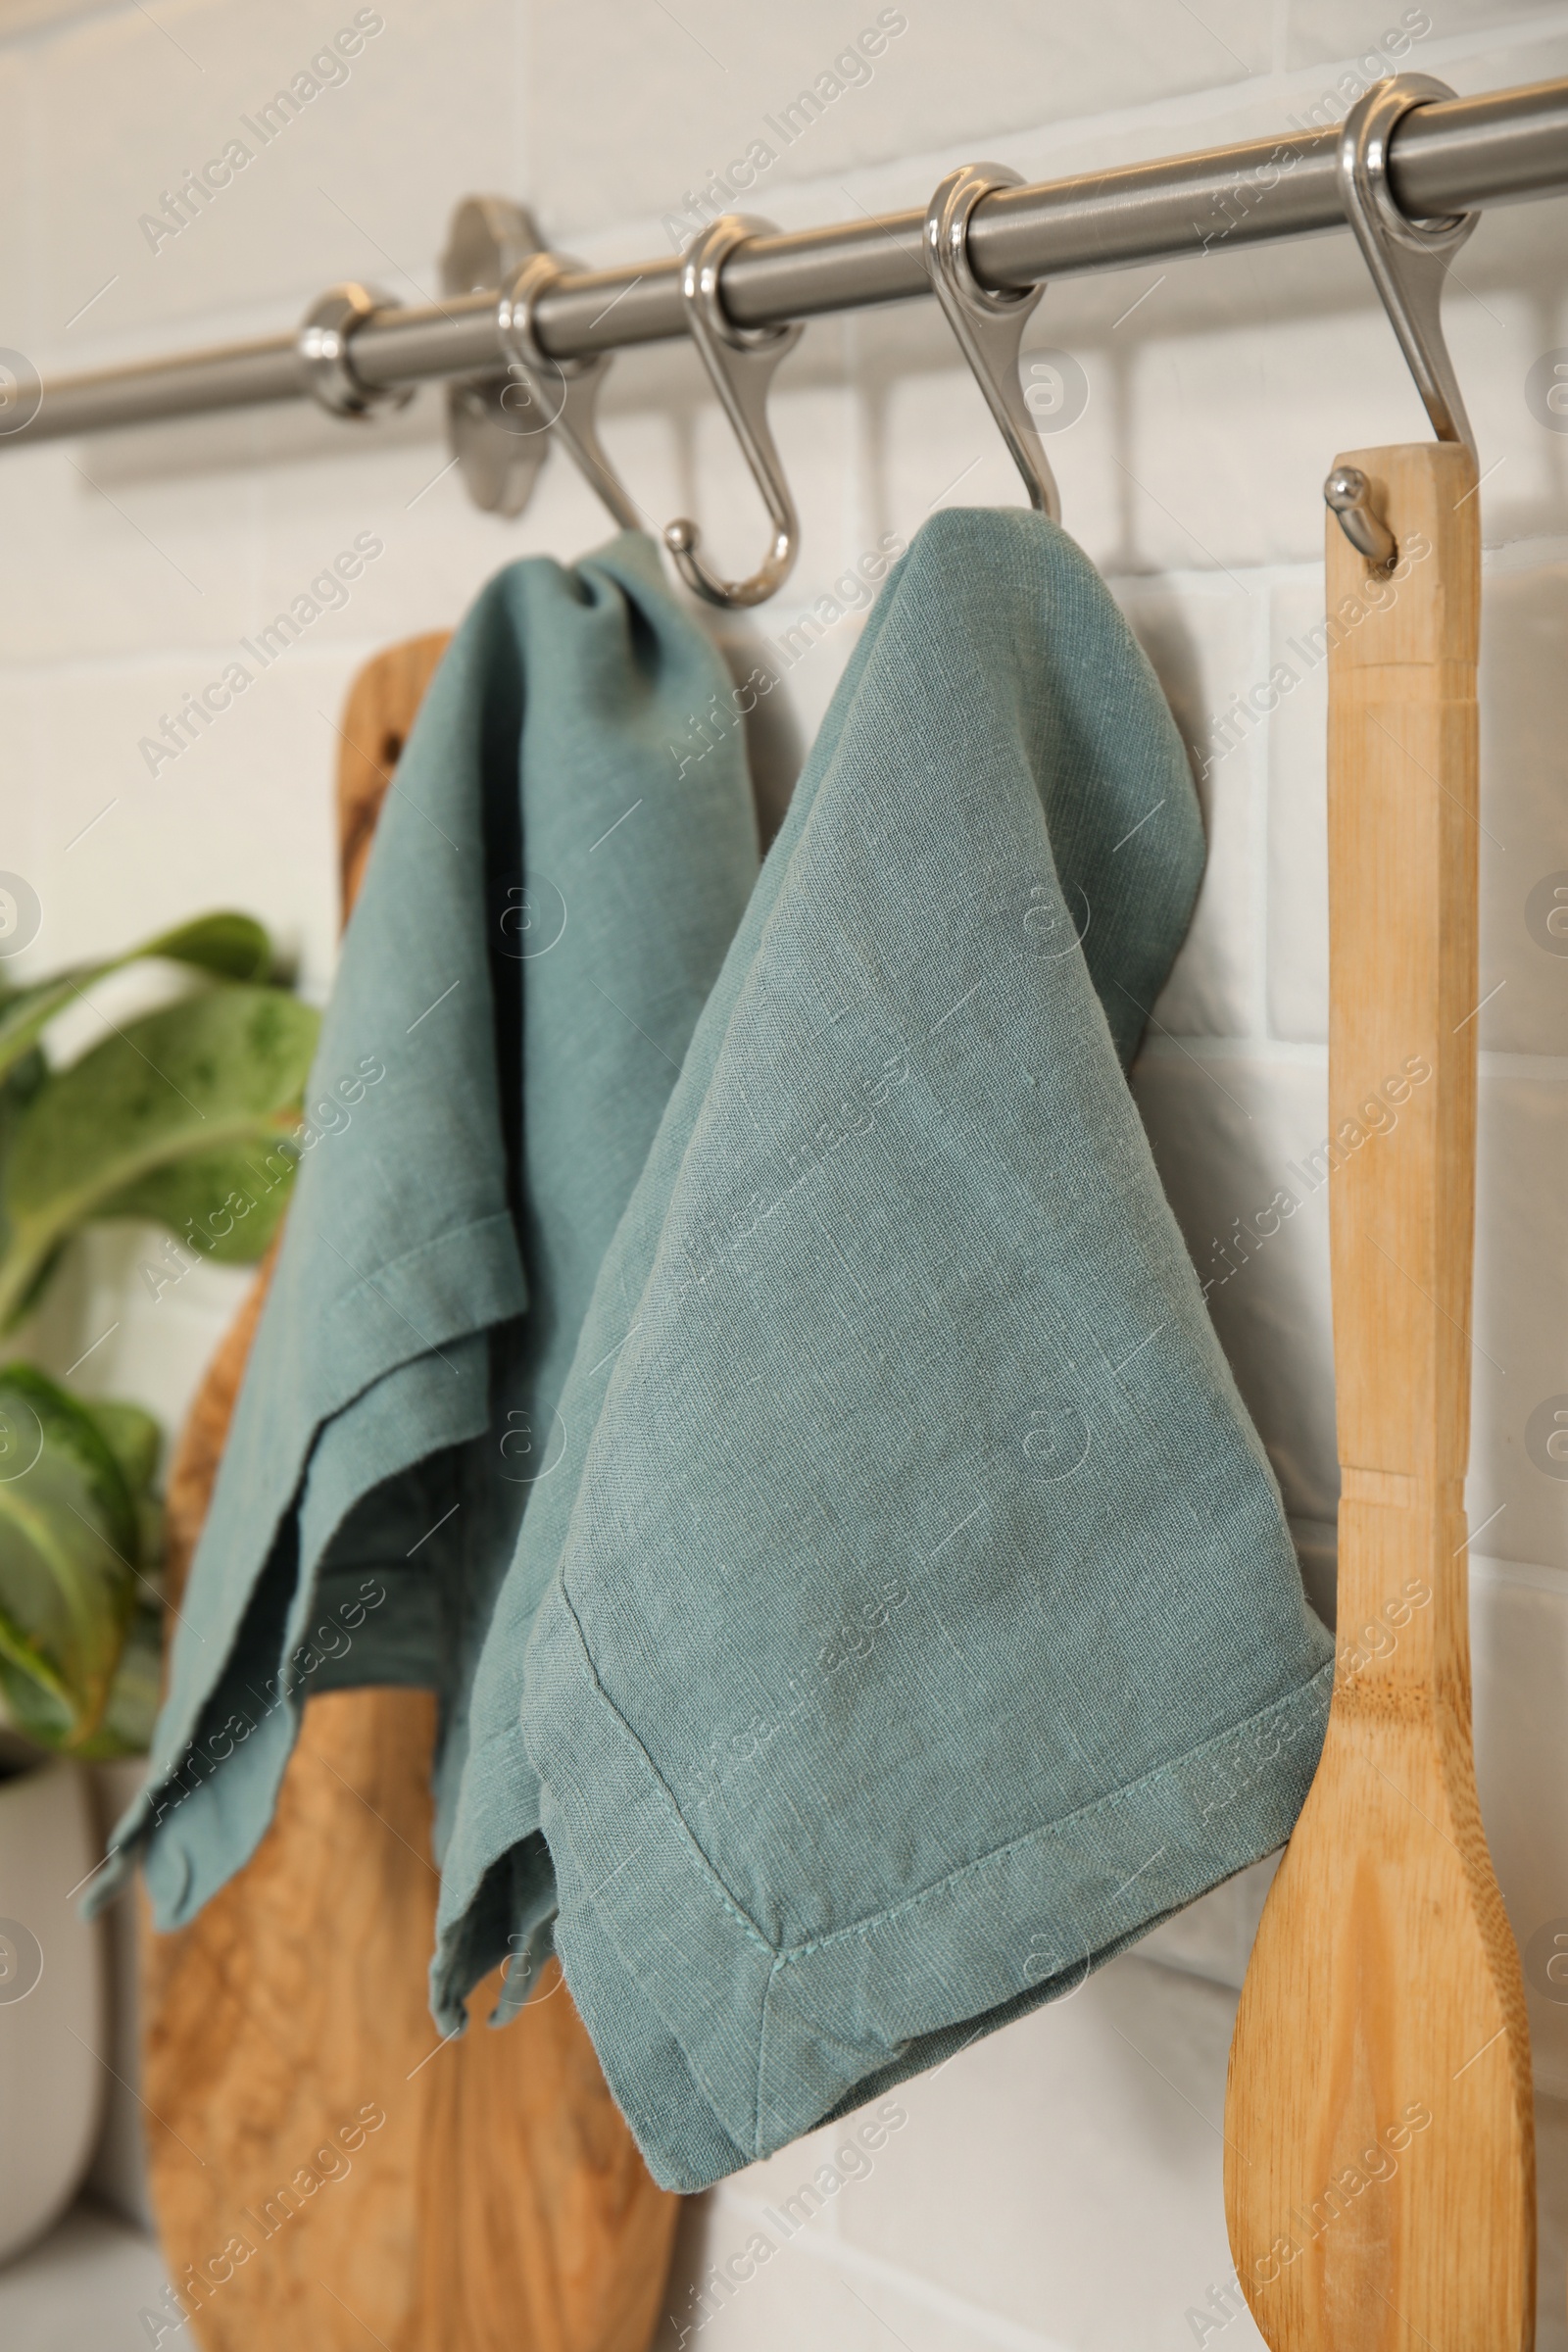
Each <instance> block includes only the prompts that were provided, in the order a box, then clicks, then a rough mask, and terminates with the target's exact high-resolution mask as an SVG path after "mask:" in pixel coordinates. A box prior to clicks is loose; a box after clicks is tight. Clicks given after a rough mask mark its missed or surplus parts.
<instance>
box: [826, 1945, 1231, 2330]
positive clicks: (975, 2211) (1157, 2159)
mask: <svg viewBox="0 0 1568 2352" xmlns="http://www.w3.org/2000/svg"><path fill="white" fill-rule="evenodd" d="M1234 2016H1235V1996H1234V1994H1232V1993H1230V1992H1229V1991H1227V1990H1225V1989H1224V1988H1222V1987H1220V1986H1218V1985H1207V1984H1204V1983H1202V1982H1201V1981H1200V1980H1199V1979H1197V1978H1193V1977H1183V1976H1179V1975H1177V1974H1175V1973H1174V1972H1172V1971H1170V1970H1167V1969H1163V1968H1155V1967H1152V1966H1149V1965H1147V1964H1146V1963H1144V1962H1142V1961H1140V1960H1138V1959H1136V1958H1131V1957H1129V1958H1125V1959H1122V1960H1119V1961H1114V1962H1112V1963H1111V1965H1110V1966H1109V1967H1108V1968H1106V1969H1104V1970H1103V1971H1102V1972H1101V1973H1100V1974H1099V1975H1098V1976H1094V1977H1091V1978H1090V1979H1089V1980H1088V1982H1087V1983H1086V1984H1085V1985H1084V1986H1083V1987H1082V1989H1081V1990H1080V1991H1078V1992H1076V1993H1074V1994H1073V1995H1072V1996H1071V1997H1070V1998H1068V1999H1066V2000H1063V2001H1058V2002H1054V2003H1052V2004H1050V2005H1049V2006H1047V2007H1046V2008H1043V2009H1039V2010H1036V2011H1035V2012H1034V2013H1033V2015H1031V2016H1029V2017H1026V2018H1023V2019H1020V2020H1019V2022H1018V2023H1017V2024H1016V2025H1012V2026H1009V2027H1007V2028H1005V2030H1004V2031H1003V2032H1002V2033H1000V2034H992V2035H990V2036H988V2037H987V2038H986V2039H984V2040H981V2041H978V2042H976V2043H975V2044H974V2046H973V2047H972V2048H971V2049H968V2050H965V2051H964V2052H963V2053H962V2055H961V2056H959V2057H957V2058H956V2059H954V2060H953V2062H952V2063H951V2064H950V2065H949V2066H947V2067H946V2068H944V2069H943V2070H942V2071H941V2072H940V2073H938V2074H936V2075H934V2076H930V2077H926V2078H924V2079H916V2080H915V2081H914V2082H908V2083H907V2084H905V2085H903V2086H902V2087H901V2089H900V2092H899V2094H898V2095H899V2097H900V2099H901V2100H902V2101H903V2103H904V2104H905V2106H906V2107H907V2111H908V2118H909V2120H908V2124H907V2127H906V2129H905V2130H904V2131H902V2132H900V2133H899V2135H898V2136H897V2138H895V2139H890V2140H889V2142H888V2146H887V2148H886V2150H885V2151H884V2152H883V2153H882V2155H881V2156H880V2157H879V2158H878V2161H877V2168H876V2170H875V2172H874V2173H873V2174H872V2175H871V2177H870V2179H869V2180H864V2181H861V2182H858V2183H857V2184H856V2190H855V2194H854V2198H853V2201H852V2197H851V2193H850V2192H849V2191H848V2190H846V2192H845V2193H844V2194H843V2196H842V2197H841V2198H840V2199H839V2200H838V2210H839V2217H840V2228H841V2229H842V2232H843V2235H844V2237H845V2239H846V2241H847V2242H848V2243H849V2244H850V2245H851V2246H854V2247H863V2248H865V2249H866V2250H867V2251H868V2252H873V2253H876V2254H880V2255H882V2256H883V2257H884V2258H885V2259H888V2260H890V2261H894V2262H899V2263H902V2264H904V2265H906V2266H907V2268H908V2269H909V2270H910V2271H911V2272H914V2273H915V2274H916V2275H918V2276H919V2277H922V2278H929V2279H932V2280H934V2281H935V2282H937V2283H939V2284H941V2285H943V2286H945V2287H947V2288H949V2289H950V2290H952V2291H954V2292H956V2293H958V2294H961V2295H963V2296H964V2297H965V2298H966V2299H968V2300H971V2301H973V2302H976V2303H985V2304H989V2305H990V2306H991V2307H992V2308H993V2309H995V2310H997V2311H999V2312H1000V2313H1002V2314H1004V2315H1005V2316H1006V2317H1008V2318H1010V2319H1013V2320H1015V2321H1018V2322H1020V2323H1022V2324H1024V2325H1026V2326H1028V2327H1033V2328H1037V2329H1038V2330H1039V2331H1040V2333H1041V2334H1042V2335H1044V2336H1046V2337H1048V2338H1050V2339H1052V2340H1053V2341H1054V2342H1055V2343H1057V2344H1061V2345H1073V2346H1075V2347H1079V2348H1080V2352H1121V2348H1122V2347H1124V2346H1125V2345H1127V2344H1129V2343H1138V2344H1140V2345H1148V2346H1149V2347H1150V2348H1151V2352H1177V2347H1178V2346H1181V2345H1190V2344H1191V2343H1192V2341H1193V2328H1192V2324H1191V2322H1190V2321H1189V2319H1188V2317H1187V2314H1188V2312H1189V2311H1190V2310H1191V2309H1193V2308H1195V2307H1198V2306H1201V2305H1202V2304H1204V2303H1206V2302H1207V2300H1208V2295H1209V2289H1210V2287H1211V2285H1215V2284H1220V2283H1222V2282H1223V2281H1224V2280H1225V2279H1226V2278H1229V2277H1230V2275H1231V2266H1230V2256H1229V2253H1228V2250H1227V2247H1226V2242H1225V2223H1224V2214H1223V2210H1222V2206H1221V2198H1220V2160H1221V2155H1222V2150H1223V2143H1222V2137H1221V2131H1220V2124H1221V2119H1222V2115H1223V2108H1224V2086H1225V2061H1226V2054H1227V2051H1228V2049H1229V2046H1230V2036H1231V2027H1232V2022H1233V2020H1234ZM958 2150H961V2151H962V2154H961V2160H960V2161H957V2162H955V2161H953V2160H952V2156H951V2154H950V2152H954V2151H958ZM1261 2340H1262V2339H1261V2338H1260V2337H1259V2336H1258V2335H1257V2334H1256V2333H1255V2331H1254V2330H1253V2328H1252V2326H1251V2323H1250V2320H1249V2319H1247V2318H1245V2317H1242V2318H1239V2319H1238V2320H1236V2321H1235V2322H1234V2323H1233V2324H1232V2326H1231V2327H1230V2328H1228V2329H1227V2331H1226V2341H1227V2343H1232V2342H1234V2343H1236V2344H1239V2345H1249V2344H1257V2343H1260V2342H1261Z"/></svg>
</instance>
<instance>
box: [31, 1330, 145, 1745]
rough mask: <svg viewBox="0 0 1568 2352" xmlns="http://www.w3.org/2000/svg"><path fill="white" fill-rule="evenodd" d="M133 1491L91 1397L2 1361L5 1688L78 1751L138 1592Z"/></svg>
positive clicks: (102, 1699)
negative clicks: (78, 1396)
mask: <svg viewBox="0 0 1568 2352" xmlns="http://www.w3.org/2000/svg"><path fill="white" fill-rule="evenodd" d="M140 1544H141V1534H140V1523H139V1519H138V1515H137V1510H136V1504H135V1499H134V1497H133V1495H131V1492H130V1490H129V1488H128V1487H127V1485H126V1483H125V1479H124V1476H123V1472H122V1470H121V1467H120V1464H119V1462H118V1461H117V1459H116V1456H115V1453H114V1450H113V1449H112V1447H111V1446H110V1445H109V1442H108V1440H107V1439H106V1437H105V1436H104V1433H103V1431H102V1430H101V1429H100V1428H99V1426H98V1423H97V1422H96V1421H95V1420H94V1418H93V1416H92V1414H91V1413H89V1412H88V1411H87V1410H86V1409H85V1407H84V1406H82V1405H80V1404H78V1403H77V1402H76V1400H75V1398H74V1397H70V1396H68V1395H67V1393H66V1392H65V1390H64V1389H61V1388H59V1387H57V1386H56V1384H55V1383H54V1382H53V1381H52V1380H49V1379H47V1378H46V1377H45V1375H44V1374H43V1373H41V1372H39V1371H37V1370H36V1369H35V1368H34V1367H33V1366H32V1365H29V1364H8V1365H6V1366H5V1367H4V1369H3V1370H0V1690H3V1691H4V1694H5V1698H6V1703H7V1706H8V1709H9V1711H10V1713H11V1714H12V1716H13V1718H14V1720H15V1721H16V1723H17V1724H18V1726H19V1728H20V1729H22V1730H23V1731H25V1732H26V1733H27V1734H28V1735H29V1736H30V1737H31V1738H32V1739H34V1740H40V1741H41V1742H42V1743H43V1744H44V1745H46V1746H49V1747H62V1748H70V1749H73V1750H75V1749H77V1748H79V1747H80V1745H81V1743H82V1742H83V1741H84V1740H88V1739H90V1738H91V1737H92V1735H93V1734H94V1733H95V1732H96V1731H97V1729H98V1726H99V1723H100V1721H101V1719H102V1717H103V1714H104V1710H105V1708H106V1706H107V1704H108V1701H109V1695H110V1691H111V1687H112V1685H113V1681H114V1677H115V1673H116V1669H117V1667H118V1666H119V1663H120V1655H121V1649H122V1646H123V1641H124V1635H125V1628H126V1626H127V1624H128V1622H129V1620H130V1616H131V1612H132V1609H133V1607H134V1605H135V1597H136V1578H137V1574H138V1567H139V1552H140Z"/></svg>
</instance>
